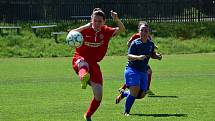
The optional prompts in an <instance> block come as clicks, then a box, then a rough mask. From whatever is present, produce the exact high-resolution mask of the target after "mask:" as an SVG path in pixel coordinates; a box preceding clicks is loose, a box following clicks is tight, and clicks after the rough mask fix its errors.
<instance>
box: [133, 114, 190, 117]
mask: <svg viewBox="0 0 215 121" xmlns="http://www.w3.org/2000/svg"><path fill="white" fill-rule="evenodd" d="M130 115H135V116H152V117H187V114H130Z"/></svg>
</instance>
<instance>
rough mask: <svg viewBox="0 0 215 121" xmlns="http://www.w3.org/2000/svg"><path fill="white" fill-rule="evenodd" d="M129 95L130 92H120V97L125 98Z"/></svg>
mask: <svg viewBox="0 0 215 121" xmlns="http://www.w3.org/2000/svg"><path fill="white" fill-rule="evenodd" d="M129 94H130V91H122V96H123V97H127V96H128V95H129Z"/></svg>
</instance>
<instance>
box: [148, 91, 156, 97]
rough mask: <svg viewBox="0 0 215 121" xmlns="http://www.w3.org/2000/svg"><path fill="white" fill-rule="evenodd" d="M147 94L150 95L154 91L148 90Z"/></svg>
mask: <svg viewBox="0 0 215 121" xmlns="http://www.w3.org/2000/svg"><path fill="white" fill-rule="evenodd" d="M147 94H148V95H150V96H152V95H155V93H153V92H152V91H151V90H148V92H147Z"/></svg>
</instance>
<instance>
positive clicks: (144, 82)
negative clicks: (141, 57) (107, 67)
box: [124, 67, 148, 92]
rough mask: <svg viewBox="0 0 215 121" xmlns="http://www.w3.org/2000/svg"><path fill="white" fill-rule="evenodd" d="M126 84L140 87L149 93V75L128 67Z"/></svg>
mask: <svg viewBox="0 0 215 121" xmlns="http://www.w3.org/2000/svg"><path fill="white" fill-rule="evenodd" d="M124 76H125V84H126V86H127V87H129V86H140V89H141V90H143V91H145V92H146V91H147V86H148V74H147V73H143V72H140V71H138V70H136V69H133V68H130V67H126V68H125V75H124Z"/></svg>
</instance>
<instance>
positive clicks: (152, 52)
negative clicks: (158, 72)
mask: <svg viewBox="0 0 215 121" xmlns="http://www.w3.org/2000/svg"><path fill="white" fill-rule="evenodd" d="M154 53H155V44H154V43H153V42H152V50H151V55H152V54H154Z"/></svg>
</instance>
